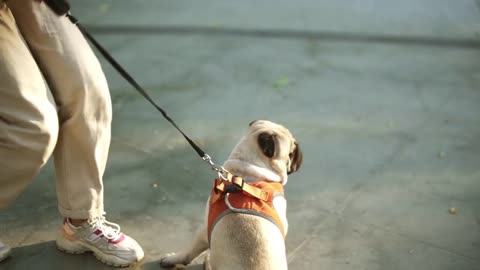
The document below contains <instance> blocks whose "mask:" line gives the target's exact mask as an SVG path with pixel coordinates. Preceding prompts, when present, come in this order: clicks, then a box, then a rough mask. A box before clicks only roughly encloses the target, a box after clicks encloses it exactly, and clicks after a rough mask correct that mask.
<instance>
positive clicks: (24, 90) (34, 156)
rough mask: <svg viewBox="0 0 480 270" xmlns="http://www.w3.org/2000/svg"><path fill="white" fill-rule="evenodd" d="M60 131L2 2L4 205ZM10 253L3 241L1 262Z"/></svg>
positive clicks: (0, 190) (0, 177)
mask: <svg viewBox="0 0 480 270" xmlns="http://www.w3.org/2000/svg"><path fill="white" fill-rule="evenodd" d="M57 133H58V119H57V111H56V107H55V103H54V101H53V98H52V96H51V94H50V92H49V91H48V89H47V87H46V84H45V81H44V80H43V77H42V75H41V73H40V70H39V68H38V66H37V65H36V63H35V61H34V59H33V57H32V55H31V54H30V51H29V50H28V48H27V46H26V44H25V43H24V41H23V39H22V38H21V36H20V33H19V32H18V29H17V26H16V25H15V20H14V18H13V16H12V14H11V13H10V10H9V9H8V8H7V7H6V5H5V4H4V3H3V2H2V1H1V0H0V168H1V172H0V209H1V208H6V207H7V206H8V205H10V204H11V203H12V202H13V200H14V199H15V198H16V197H17V196H18V195H19V194H20V192H21V191H23V190H24V189H25V187H27V185H28V184H29V183H30V182H31V180H32V179H33V178H34V177H35V176H36V175H37V174H38V172H39V171H40V169H41V168H42V167H43V165H45V163H46V162H47V160H48V158H49V157H50V155H51V153H52V152H53V149H54V147H55V142H56V140H57ZM10 251H11V249H10V248H9V247H8V246H6V245H5V244H3V243H2V242H0V261H2V260H4V259H5V258H7V257H8V255H9V254H10Z"/></svg>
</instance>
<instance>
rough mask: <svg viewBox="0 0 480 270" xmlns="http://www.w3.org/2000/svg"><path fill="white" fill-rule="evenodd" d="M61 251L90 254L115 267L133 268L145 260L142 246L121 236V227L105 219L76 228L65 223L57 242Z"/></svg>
mask: <svg viewBox="0 0 480 270" xmlns="http://www.w3.org/2000/svg"><path fill="white" fill-rule="evenodd" d="M57 247H58V249H60V250H62V251H65V252H67V253H73V254H78V253H84V252H86V251H91V252H93V254H94V255H95V257H97V259H99V260H100V261H102V262H103V263H106V264H108V265H113V266H116V267H127V266H131V265H133V264H135V263H137V262H139V261H140V260H142V259H143V256H144V253H143V250H142V248H141V247H140V245H139V244H138V243H137V242H136V241H135V240H133V239H132V238H130V237H129V236H127V235H124V234H123V233H121V232H120V226H118V225H117V224H115V223H111V222H108V221H106V220H105V217H104V216H100V217H98V218H95V219H91V220H88V221H86V222H84V223H82V224H81V225H80V226H78V227H75V226H73V225H72V224H71V223H70V221H69V219H65V220H64V222H63V226H62V228H61V230H60V235H59V236H58V238H57Z"/></svg>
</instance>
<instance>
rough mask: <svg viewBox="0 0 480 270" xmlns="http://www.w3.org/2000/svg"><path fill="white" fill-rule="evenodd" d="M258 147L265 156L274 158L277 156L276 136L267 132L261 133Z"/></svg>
mask: <svg viewBox="0 0 480 270" xmlns="http://www.w3.org/2000/svg"><path fill="white" fill-rule="evenodd" d="M258 146H260V149H262V152H263V154H264V155H265V156H267V157H268V158H272V157H273V155H275V135H273V134H269V133H266V132H264V133H260V134H259V135H258Z"/></svg>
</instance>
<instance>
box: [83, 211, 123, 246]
mask: <svg viewBox="0 0 480 270" xmlns="http://www.w3.org/2000/svg"><path fill="white" fill-rule="evenodd" d="M88 224H89V225H91V226H93V227H94V228H96V229H98V230H100V231H101V232H102V233H103V236H105V238H107V239H108V240H113V241H115V240H117V239H118V238H119V237H120V236H121V235H122V233H121V232H120V225H118V224H116V223H113V222H109V221H107V220H106V219H105V216H103V215H102V216H99V217H96V218H93V219H90V220H89V221H88Z"/></svg>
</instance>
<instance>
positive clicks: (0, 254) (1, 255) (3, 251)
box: [0, 241, 12, 262]
mask: <svg viewBox="0 0 480 270" xmlns="http://www.w3.org/2000/svg"><path fill="white" fill-rule="evenodd" d="M11 251H12V250H11V249H10V248H9V247H8V246H6V245H5V244H4V243H2V241H0V262H1V261H3V260H5V259H6V258H7V257H8V256H9V255H10V252H11Z"/></svg>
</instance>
